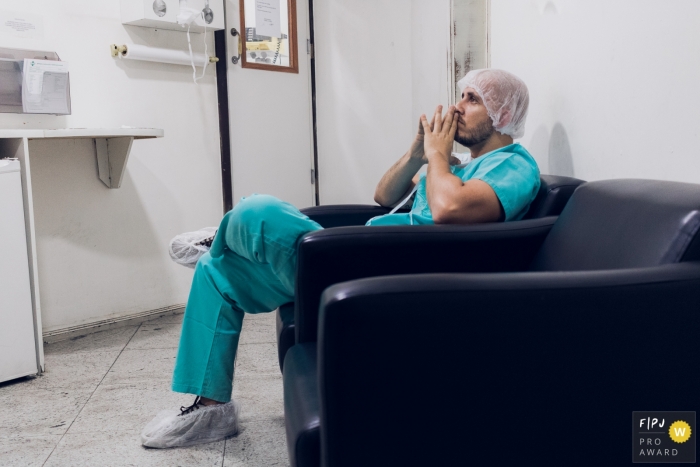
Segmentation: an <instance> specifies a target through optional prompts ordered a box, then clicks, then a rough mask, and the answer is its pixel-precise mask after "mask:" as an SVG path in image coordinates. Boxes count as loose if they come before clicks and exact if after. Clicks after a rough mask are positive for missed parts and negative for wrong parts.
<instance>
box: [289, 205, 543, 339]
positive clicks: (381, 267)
mask: <svg viewBox="0 0 700 467" xmlns="http://www.w3.org/2000/svg"><path fill="white" fill-rule="evenodd" d="M555 221H556V217H547V218H541V219H532V220H527V221H517V222H506V223H491V224H478V225H428V226H392V227H339V228H335V229H329V230H321V231H317V232H312V233H310V234H307V235H306V236H304V238H303V239H302V240H301V242H300V243H299V247H298V257H297V273H296V293H295V317H294V321H295V327H296V330H295V332H296V342H297V343H300V342H313V341H316V335H317V325H318V305H319V300H320V298H321V293H322V292H323V290H324V289H325V288H326V287H328V286H330V285H333V284H336V283H338V282H343V281H348V280H352V279H359V278H364V277H374V276H386V275H393V274H417V273H435V272H500V271H522V270H524V269H525V268H527V267H528V266H529V264H530V262H531V261H532V258H533V257H534V255H535V253H536V252H537V251H538V250H539V248H540V246H541V244H542V242H543V241H544V238H545V237H546V236H547V234H548V233H549V230H550V229H551V227H552V225H553V224H554V222H555Z"/></svg>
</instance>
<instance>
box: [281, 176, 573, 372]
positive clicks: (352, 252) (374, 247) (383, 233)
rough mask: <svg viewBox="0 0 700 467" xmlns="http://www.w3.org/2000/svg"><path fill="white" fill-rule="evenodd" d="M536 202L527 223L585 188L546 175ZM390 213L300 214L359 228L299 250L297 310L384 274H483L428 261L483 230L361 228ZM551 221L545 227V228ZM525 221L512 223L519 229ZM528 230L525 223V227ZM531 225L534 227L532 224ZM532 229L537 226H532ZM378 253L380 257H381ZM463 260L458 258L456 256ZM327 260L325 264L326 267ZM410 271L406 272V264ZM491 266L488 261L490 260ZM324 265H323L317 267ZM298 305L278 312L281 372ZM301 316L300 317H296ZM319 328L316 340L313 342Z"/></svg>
mask: <svg viewBox="0 0 700 467" xmlns="http://www.w3.org/2000/svg"><path fill="white" fill-rule="evenodd" d="M540 180H541V186H540V191H539V192H538V194H537V197H536V198H535V200H534V201H533V203H532V205H531V206H530V210H529V211H528V213H527V215H526V216H525V219H540V218H544V217H548V216H557V215H559V213H561V211H562V209H563V208H564V206H565V205H566V202H567V201H568V200H569V198H570V197H571V194H572V193H573V192H574V190H575V189H576V188H577V187H578V186H579V185H580V184H581V183H583V180H578V179H575V178H570V177H560V176H555V175H542V176H541V179H540ZM389 211H390V210H389V209H387V208H383V207H380V206H365V205H333V206H317V207H312V208H306V209H302V212H303V213H304V214H306V215H307V216H309V217H310V218H311V219H313V220H315V221H316V222H318V223H319V224H321V225H322V226H323V227H324V228H326V229H328V228H331V227H343V226H345V227H347V226H356V227H354V228H344V229H333V231H328V230H326V231H321V232H314V233H312V234H309V235H308V236H307V237H306V238H305V239H304V240H303V242H302V245H301V246H300V249H299V266H298V267H297V297H301V299H302V301H301V302H300V301H299V299H298V298H297V306H306V307H309V309H311V310H313V314H314V318H313V319H314V322H315V320H316V318H315V314H316V313H317V311H318V300H319V298H320V296H321V292H322V291H323V290H324V289H325V288H326V287H328V286H329V285H332V284H335V283H337V282H341V281H347V280H351V279H358V278H362V277H372V276H377V275H386V274H404V273H406V274H408V273H411V272H413V273H419V272H452V271H455V272H470V271H482V267H483V266H484V265H483V264H481V263H476V262H472V264H471V266H469V265H467V264H464V263H461V264H448V265H445V262H446V261H445V260H449V257H445V256H440V258H439V260H438V261H437V262H436V261H432V260H431V258H425V255H430V254H441V253H438V252H437V251H436V252H434V253H430V251H431V250H433V249H437V250H439V252H445V251H447V250H449V249H450V248H460V243H461V242H460V239H461V238H462V237H463V236H464V235H470V234H471V233H473V232H474V231H482V229H483V226H480V227H476V226H423V227H415V226H403V227H376V228H373V230H372V231H371V232H368V231H367V229H365V228H363V227H358V226H364V224H365V223H366V222H367V221H368V220H369V219H371V218H372V217H374V216H379V215H382V214H387V213H388V212H389ZM551 222H552V221H551V220H548V221H546V222H545V224H546V225H549V223H551ZM520 224H521V221H518V222H515V223H513V222H511V223H509V228H515V229H516V230H517V228H519V227H516V226H518V225H520ZM526 224H527V223H526ZM530 224H532V223H530ZM532 225H539V224H538V223H536V222H535V223H534V224H532ZM378 250H379V251H378ZM453 254H454V255H457V256H459V252H454V253H453ZM326 260H327V261H326ZM407 261H409V262H410V263H411V265H410V266H409V267H408V268H406V267H405V263H406V262H407ZM489 261H490V259H489ZM319 263H321V264H319ZM294 309H295V304H294V303H289V304H286V305H283V306H281V307H280V309H279V311H278V313H277V349H278V358H279V362H280V369H281V368H282V366H283V362H284V356H285V354H286V353H287V350H288V349H289V348H290V347H291V346H292V345H294V343H295V342H296V337H295V326H294V323H295V310H294ZM297 313H298V312H297ZM315 335H316V334H315V327H314V333H313V339H314V340H315Z"/></svg>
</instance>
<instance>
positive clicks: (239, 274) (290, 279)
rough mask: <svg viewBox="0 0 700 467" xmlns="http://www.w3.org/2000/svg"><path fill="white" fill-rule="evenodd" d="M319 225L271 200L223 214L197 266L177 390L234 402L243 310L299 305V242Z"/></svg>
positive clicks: (247, 201) (253, 200) (255, 199)
mask: <svg viewBox="0 0 700 467" xmlns="http://www.w3.org/2000/svg"><path fill="white" fill-rule="evenodd" d="M321 228H322V227H321V226H320V225H319V224H317V223H316V222H314V221H312V220H311V219H309V218H308V217H307V216H305V215H303V214H302V213H301V212H299V210H298V209H297V208H295V207H294V206H292V205H291V204H288V203H285V202H283V201H280V200H278V199H277V198H275V197H273V196H268V195H253V196H250V197H248V198H243V199H242V200H241V202H240V203H239V204H238V205H236V207H235V208H233V209H232V210H231V211H229V212H228V213H227V214H226V215H225V216H224V218H223V220H222V221H221V225H220V226H219V230H218V231H217V234H216V237H215V239H214V243H213V244H212V247H211V250H210V251H209V253H207V254H205V255H204V256H202V258H201V259H200V260H199V262H198V263H197V267H196V268H195V272H194V278H193V281H192V289H191V290H190V296H189V299H188V301H187V308H186V309H185V316H184V318H183V322H182V334H181V336H180V346H179V348H178V353H177V360H176V362H175V372H174V374H173V384H172V389H173V391H176V392H183V393H188V394H196V395H199V396H203V397H206V398H209V399H213V400H216V401H219V402H228V401H229V400H231V388H232V385H233V367H234V362H235V359H236V350H237V348H238V338H239V336H240V333H241V327H242V326H243V317H244V316H245V313H266V312H269V311H273V310H275V309H276V308H278V307H279V306H280V305H282V304H284V303H288V302H291V301H294V274H295V270H296V249H297V243H298V242H299V240H300V239H301V237H302V236H303V235H304V234H306V233H308V232H312V231H314V230H320V229H321Z"/></svg>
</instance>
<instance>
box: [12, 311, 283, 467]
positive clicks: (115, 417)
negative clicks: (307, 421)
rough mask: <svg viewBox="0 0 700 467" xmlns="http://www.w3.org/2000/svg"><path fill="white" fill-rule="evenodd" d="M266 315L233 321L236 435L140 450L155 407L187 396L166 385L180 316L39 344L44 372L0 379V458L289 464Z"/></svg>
mask: <svg viewBox="0 0 700 467" xmlns="http://www.w3.org/2000/svg"><path fill="white" fill-rule="evenodd" d="M274 320H275V316H274V313H267V314H261V315H247V316H246V318H245V321H244V324H243V331H242V333H241V341H240V347H239V353H238V359H237V362H236V381H235V384H234V390H233V397H234V398H235V399H236V400H237V401H239V402H240V403H241V419H240V426H241V429H240V432H239V433H238V435H236V436H234V437H231V438H229V439H226V440H223V441H220V442H217V443H211V444H205V445H200V446H194V447H189V448H181V449H166V450H158V449H146V448H144V447H142V446H141V444H140V442H139V434H140V433H141V429H142V428H143V426H144V425H145V424H146V423H148V421H149V420H150V419H151V418H153V416H155V414H156V413H158V411H160V410H163V409H171V408H179V407H180V406H181V405H190V404H191V403H192V400H193V397H192V396H189V395H185V394H176V393H173V392H172V391H170V378H171V375H172V369H173V365H174V363H175V353H176V349H177V343H178V339H179V336H180V323H181V321H182V315H175V316H166V317H162V318H158V319H155V320H151V321H147V322H145V323H142V324H141V325H137V326H127V327H122V328H118V329H114V330H110V331H103V332H98V333H95V334H89V335H87V336H83V337H80V338H76V339H72V340H67V341H61V342H56V343H54V344H47V345H46V346H45V353H46V373H44V374H43V375H42V376H39V377H35V378H26V379H21V380H17V381H14V382H9V383H4V384H0V407H1V408H2V410H1V411H0V465H1V466H95V465H105V466H189V465H197V466H224V467H238V466H287V465H289V462H288V458H287V446H286V441H285V434H284V409H283V404H282V376H281V374H280V371H279V366H278V365H277V351H276V347H275V321H274Z"/></svg>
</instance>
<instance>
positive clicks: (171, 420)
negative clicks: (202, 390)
mask: <svg viewBox="0 0 700 467" xmlns="http://www.w3.org/2000/svg"><path fill="white" fill-rule="evenodd" d="M239 410H240V409H239V406H238V404H237V403H236V402H234V401H231V402H227V403H225V404H224V403H221V402H217V401H213V400H211V399H206V398H202V397H199V396H198V397H197V398H196V399H195V400H194V403H193V404H192V405H190V406H189V407H180V413H177V411H173V410H164V411H162V412H160V413H159V414H158V415H156V417H155V418H154V419H153V420H151V422H150V423H149V424H148V425H146V427H145V428H144V429H143V432H142V433H141V444H143V445H144V446H146V447H149V448H172V447H180V446H192V445H194V444H202V443H211V442H214V441H219V440H222V439H224V438H226V437H228V436H232V435H235V434H236V433H237V432H238V412H239Z"/></svg>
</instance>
